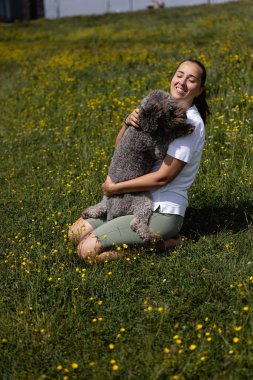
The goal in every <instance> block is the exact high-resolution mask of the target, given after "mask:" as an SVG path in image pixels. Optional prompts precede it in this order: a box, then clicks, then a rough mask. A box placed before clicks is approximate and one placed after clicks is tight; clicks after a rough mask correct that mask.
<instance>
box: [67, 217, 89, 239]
mask: <svg viewBox="0 0 253 380" xmlns="http://www.w3.org/2000/svg"><path fill="white" fill-rule="evenodd" d="M92 231H93V227H92V226H91V225H90V224H89V223H88V222H87V220H85V219H83V218H80V219H78V220H77V221H76V222H75V223H74V224H72V226H71V227H70V228H69V230H68V238H69V240H70V241H72V243H74V244H78V243H79V242H80V241H81V240H82V239H84V238H85V237H86V236H87V235H88V234H90V233H91V232H92Z"/></svg>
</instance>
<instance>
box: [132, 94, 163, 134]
mask: <svg viewBox="0 0 253 380" xmlns="http://www.w3.org/2000/svg"><path fill="white" fill-rule="evenodd" d="M169 99H170V95H169V94H168V93H167V92H165V91H162V90H153V91H151V92H150V93H149V94H148V95H147V96H146V97H145V98H144V99H143V101H142V102H141V107H140V112H139V126H140V128H141V129H142V130H143V131H145V132H148V133H152V132H155V131H156V130H157V129H158V128H159V127H161V126H163V123H165V124H166V122H167V121H166V120H165V115H166V111H167V108H168V102H169V101H170V100H169Z"/></svg>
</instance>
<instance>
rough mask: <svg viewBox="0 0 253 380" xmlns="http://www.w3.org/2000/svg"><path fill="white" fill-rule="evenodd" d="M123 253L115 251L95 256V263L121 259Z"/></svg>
mask: <svg viewBox="0 0 253 380" xmlns="http://www.w3.org/2000/svg"><path fill="white" fill-rule="evenodd" d="M123 256H124V253H123V252H116V251H107V252H103V253H100V255H97V256H96V259H95V261H98V262H100V263H107V262H109V261H115V260H118V259H119V258H120V257H123Z"/></svg>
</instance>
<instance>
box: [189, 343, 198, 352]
mask: <svg viewBox="0 0 253 380" xmlns="http://www.w3.org/2000/svg"><path fill="white" fill-rule="evenodd" d="M196 348H197V346H196V344H191V345H190V347H189V349H190V351H194V350H196Z"/></svg>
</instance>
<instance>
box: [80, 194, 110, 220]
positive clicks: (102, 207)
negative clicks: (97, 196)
mask: <svg viewBox="0 0 253 380" xmlns="http://www.w3.org/2000/svg"><path fill="white" fill-rule="evenodd" d="M106 200H107V197H106V196H104V197H103V199H102V201H101V202H99V203H98V204H96V205H94V206H90V207H88V208H86V209H85V210H83V212H82V218H83V219H88V218H103V217H105V216H106V214H107V209H106Z"/></svg>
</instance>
